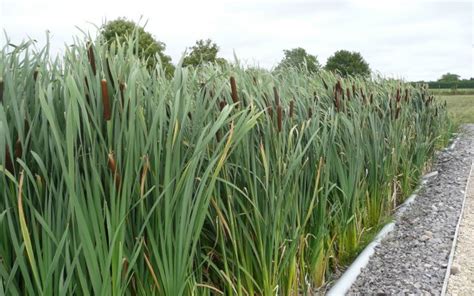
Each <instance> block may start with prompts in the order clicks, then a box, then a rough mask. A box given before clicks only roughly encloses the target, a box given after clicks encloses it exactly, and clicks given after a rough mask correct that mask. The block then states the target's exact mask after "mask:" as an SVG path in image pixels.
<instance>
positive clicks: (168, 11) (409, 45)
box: [0, 0, 474, 80]
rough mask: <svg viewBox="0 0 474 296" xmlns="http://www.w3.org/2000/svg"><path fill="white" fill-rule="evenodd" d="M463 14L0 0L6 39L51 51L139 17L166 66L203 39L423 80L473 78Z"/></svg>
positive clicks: (463, 8)
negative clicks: (48, 42) (354, 62)
mask: <svg viewBox="0 0 474 296" xmlns="http://www.w3.org/2000/svg"><path fill="white" fill-rule="evenodd" d="M473 14H474V8H473V4H472V2H471V1H469V0H465V1H448V0H446V1H428V0H414V1H408V0H402V1H395V0H390V1H382V0H379V1H370V0H363V1H355V0H354V1H350V0H347V1H342V0H339V1H338V0H335V1H329V0H327V1H305V0H297V1H289V0H288V1H270V0H264V1H251V0H245V1H238V2H235V1H229V0H225V1H214V0H201V1H183V0H178V1H176V0H175V1H166V2H164V1H144V0H135V1H122V0H120V1H110V0H103V1H92V0H84V1H80V2H77V1H76V2H69V1H60V0H41V1H31V0H14V1H13V0H2V2H1V4H0V25H1V26H2V29H5V30H6V32H7V33H8V35H9V37H11V39H12V41H13V42H19V41H20V40H21V39H24V38H26V37H27V36H30V37H32V38H35V39H37V40H38V41H39V43H44V40H45V31H46V30H49V31H51V33H52V46H53V49H54V50H55V51H56V52H58V51H59V49H60V48H62V47H63V46H64V44H65V43H71V42H72V36H73V35H80V34H81V33H80V31H79V30H78V29H77V28H76V26H78V27H80V28H82V29H85V30H89V31H90V32H92V33H94V32H95V28H94V26H93V25H91V24H90V23H93V24H96V25H101V24H102V23H103V22H104V21H105V20H106V19H108V20H110V19H114V18H117V17H120V16H125V17H127V18H129V19H132V20H138V19H139V18H140V17H141V16H143V20H148V24H147V30H148V31H150V32H151V33H152V34H153V35H155V36H156V38H157V39H159V40H161V41H163V42H165V43H166V44H167V51H166V52H167V54H169V55H171V56H172V58H173V61H174V62H177V61H178V60H179V58H180V57H181V54H182V53H183V51H184V50H185V48H186V47H189V46H192V45H193V43H194V42H195V40H197V39H201V38H211V39H213V40H214V41H215V42H216V43H217V44H218V45H219V46H220V48H221V53H220V54H221V56H223V57H225V58H232V57H233V52H234V51H235V52H236V53H237V56H238V57H239V58H240V59H241V60H244V61H247V62H249V63H259V64H260V65H261V66H265V67H272V66H274V65H276V63H278V61H279V60H280V59H281V58H282V55H283V49H290V48H294V47H303V48H305V49H306V50H307V51H308V52H310V53H312V54H315V55H317V56H318V58H319V60H320V62H321V63H323V64H324V63H325V61H326V59H327V58H328V57H329V56H330V55H331V54H332V53H334V51H336V50H339V49H348V50H355V51H360V52H361V53H362V55H363V56H364V57H365V59H366V60H367V61H368V62H369V64H370V66H371V67H372V69H373V70H378V71H380V72H382V73H385V74H389V75H395V76H398V77H405V78H406V79H409V80H421V79H424V80H428V79H436V78H438V77H440V76H441V75H442V74H443V73H445V72H448V71H449V72H454V73H458V74H460V75H461V76H462V77H473V76H474V48H473V40H474V32H473V30H474V29H473V26H474V24H473ZM143 22H144V21H143ZM4 42H5V40H4V38H3V37H1V38H0V44H4Z"/></svg>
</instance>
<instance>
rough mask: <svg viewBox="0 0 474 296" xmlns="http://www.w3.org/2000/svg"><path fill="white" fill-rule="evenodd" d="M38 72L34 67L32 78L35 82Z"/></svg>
mask: <svg viewBox="0 0 474 296" xmlns="http://www.w3.org/2000/svg"><path fill="white" fill-rule="evenodd" d="M38 73H39V70H38V69H35V71H34V72H33V80H34V81H35V82H36V80H38Z"/></svg>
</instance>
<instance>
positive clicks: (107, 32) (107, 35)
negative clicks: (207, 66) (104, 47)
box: [101, 18, 174, 76]
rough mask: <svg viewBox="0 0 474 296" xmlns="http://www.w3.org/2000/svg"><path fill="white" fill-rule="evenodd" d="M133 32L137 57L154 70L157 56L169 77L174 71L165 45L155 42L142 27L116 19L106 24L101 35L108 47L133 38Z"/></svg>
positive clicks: (123, 19)
mask: <svg viewBox="0 0 474 296" xmlns="http://www.w3.org/2000/svg"><path fill="white" fill-rule="evenodd" d="M135 32H136V34H137V39H138V52H136V53H137V55H138V56H139V57H140V58H144V59H146V60H147V65H148V67H149V68H154V67H155V65H156V63H157V58H156V55H157V54H158V56H159V57H160V60H161V64H162V65H163V69H164V70H165V73H166V74H167V75H168V76H171V75H172V74H173V71H174V66H173V64H171V58H170V57H169V56H168V55H166V54H165V53H164V51H165V49H166V44H165V43H163V42H161V41H157V40H156V39H155V38H153V36H152V35H151V34H150V33H148V32H146V31H145V29H144V28H143V27H141V26H139V25H137V24H136V23H134V22H132V21H129V20H127V19H125V18H118V19H116V20H113V21H109V22H107V23H106V24H105V25H103V26H102V28H101V35H102V36H103V37H104V39H105V41H106V42H107V43H108V44H109V45H112V44H113V43H114V42H117V41H118V42H120V43H122V44H125V42H126V41H127V39H128V38H129V37H131V36H133V34H134V33H135Z"/></svg>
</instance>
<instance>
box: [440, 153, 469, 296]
mask: <svg viewBox="0 0 474 296" xmlns="http://www.w3.org/2000/svg"><path fill="white" fill-rule="evenodd" d="M473 168H474V163H473V162H472V161H471V170H470V171H469V177H468V179H467V183H466V188H465V189H464V198H463V201H462V205H461V213H460V214H459V218H458V223H457V225H456V231H455V232H454V238H453V245H452V246H451V252H450V253H449V259H448V265H447V266H446V274H445V276H444V282H443V289H442V290H441V296H444V295H446V292H447V291H448V283H449V277H450V275H451V266H452V265H453V261H454V253H455V252H456V245H457V240H458V235H459V228H460V226H461V221H462V216H463V214H464V206H465V204H466V197H467V191H468V189H469V182H471V177H472V170H473Z"/></svg>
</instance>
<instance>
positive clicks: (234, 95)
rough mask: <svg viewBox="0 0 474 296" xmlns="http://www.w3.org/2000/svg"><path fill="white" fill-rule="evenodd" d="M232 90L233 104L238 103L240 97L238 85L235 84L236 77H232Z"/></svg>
mask: <svg viewBox="0 0 474 296" xmlns="http://www.w3.org/2000/svg"><path fill="white" fill-rule="evenodd" d="M230 89H231V96H232V102H234V103H238V102H239V97H238V95H237V83H236V82H235V78H234V76H231V77H230Z"/></svg>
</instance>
